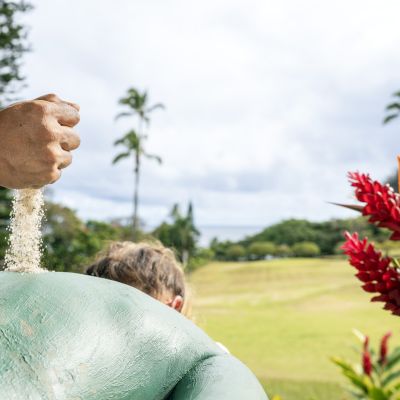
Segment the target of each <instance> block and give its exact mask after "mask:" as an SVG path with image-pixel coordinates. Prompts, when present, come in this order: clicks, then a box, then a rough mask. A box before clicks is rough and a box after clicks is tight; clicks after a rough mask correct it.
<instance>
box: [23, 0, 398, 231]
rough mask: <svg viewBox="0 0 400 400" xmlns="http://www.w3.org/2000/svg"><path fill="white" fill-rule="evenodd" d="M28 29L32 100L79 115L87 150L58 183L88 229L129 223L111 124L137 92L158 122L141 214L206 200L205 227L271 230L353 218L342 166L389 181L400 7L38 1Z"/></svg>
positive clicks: (346, 0)
mask: <svg viewBox="0 0 400 400" xmlns="http://www.w3.org/2000/svg"><path fill="white" fill-rule="evenodd" d="M34 3H35V4H36V9H35V11H34V12H32V13H31V14H30V15H29V16H28V17H27V18H26V20H27V21H28V23H29V25H30V26H31V31H30V39H31V42H32V44H33V49H34V51H33V52H32V53H31V54H30V55H28V56H27V57H26V58H25V67H24V69H25V72H26V75H27V77H28V84H29V87H28V88H27V89H26V90H25V91H24V97H27V98H29V97H35V96H38V95H41V94H44V93H47V92H56V93H57V94H59V95H60V96H61V97H64V98H66V99H70V100H73V101H76V102H78V103H79V104H80V105H81V108H82V113H81V118H82V121H81V124H80V126H79V132H80V134H81V136H82V146H81V148H80V149H79V150H78V151H76V153H75V156H74V164H73V166H71V167H70V168H69V169H68V170H67V171H65V173H64V175H63V178H62V180H61V181H60V182H59V183H57V184H56V185H54V186H53V191H54V198H55V199H56V200H57V201H61V202H63V203H65V204H67V205H69V206H71V207H73V208H75V209H76V210H78V212H79V215H81V216H82V217H84V218H97V219H109V218H112V217H123V216H127V215H129V214H130V213H131V209H132V206H131V197H132V186H133V185H132V183H133V177H132V167H131V162H129V161H126V162H122V163H121V164H119V165H118V166H112V165H111V160H112V158H113V156H114V155H115V153H116V148H114V147H113V145H112V143H113V142H114V141H115V139H116V138H118V137H119V136H121V134H123V133H124V131H125V130H126V128H128V127H129V124H127V122H118V123H115V122H114V116H115V114H116V113H117V112H118V111H121V110H120V109H119V108H118V105H117V100H118V98H120V97H121V96H122V95H123V94H124V92H125V91H126V89H127V88H128V87H130V86H132V85H133V86H136V87H138V88H140V89H147V90H148V91H149V93H150V98H151V101H152V102H159V101H161V102H163V103H164V104H165V105H166V107H167V109H166V111H159V112H157V113H155V114H154V115H153V120H152V123H151V127H150V138H149V140H148V143H147V145H148V150H149V151H150V152H152V153H156V154H159V155H160V156H162V158H163V160H164V164H163V165H162V166H159V165H157V164H156V163H152V162H145V163H144V166H143V177H142V186H141V207H140V214H141V216H142V218H144V220H145V221H146V222H147V223H148V224H149V225H155V224H157V223H159V222H160V221H161V220H163V219H164V218H165V217H166V215H167V214H168V210H169V209H170V208H171V206H172V205H173V203H175V202H179V203H180V204H182V205H183V206H185V205H186V204H187V202H188V201H189V200H192V201H193V203H194V205H195V212H196V220H197V223H198V224H199V225H203V226H204V225H223V226H249V225H252V226H264V225H268V224H272V223H274V222H277V221H279V220H281V219H284V218H289V217H297V218H308V219H312V220H322V219H326V218H331V217H341V216H350V215H353V214H351V213H350V212H347V211H346V210H340V209H338V208H335V207H333V206H331V205H329V204H327V203H326V201H329V200H332V201H348V200H349V197H350V195H349V193H350V191H349V188H348V185H347V182H346V171H348V170H354V169H359V170H361V171H369V172H370V173H371V174H372V175H373V176H374V177H377V178H384V177H386V176H387V175H388V174H390V173H391V172H392V171H393V170H394V169H395V167H396V165H395V164H396V163H395V156H396V154H397V153H400V121H399V122H397V123H396V122H395V123H393V124H392V125H390V126H385V127H384V126H382V124H381V122H382V118H383V115H384V113H383V111H384V107H385V105H386V104H387V103H388V102H389V101H390V95H391V93H393V92H394V91H395V90H397V89H399V88H400V79H399V71H400V51H399V42H400V25H399V21H398V20H399V15H400V2H399V1H398V0H386V1H385V2H382V1H378V0H337V1H335V2H322V1H320V0H303V1H301V2H299V1H297V0H281V1H279V2H278V1H270V0H246V1H244V0H241V1H237V0H202V1H192V0H181V1H180V0H169V1H165V0H146V1H144V0H143V1H142V0H115V1H114V2H110V1H104V0H84V1H78V0H36V1H35V2H34Z"/></svg>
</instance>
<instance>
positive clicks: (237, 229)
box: [198, 226, 265, 246]
mask: <svg viewBox="0 0 400 400" xmlns="http://www.w3.org/2000/svg"><path fill="white" fill-rule="evenodd" d="M264 228H265V226H199V227H198V229H199V231H200V233H201V237H200V245H201V246H208V245H209V244H210V241H211V240H212V239H213V238H215V237H216V238H217V239H218V240H219V241H223V240H231V241H238V240H241V239H244V238H245V237H246V236H249V235H254V234H255V233H259V232H261V231H262V230H263V229H264Z"/></svg>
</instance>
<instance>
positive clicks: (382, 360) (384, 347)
mask: <svg viewBox="0 0 400 400" xmlns="http://www.w3.org/2000/svg"><path fill="white" fill-rule="evenodd" d="M390 336H392V332H388V333H386V335H384V336H383V338H382V340H381V348H380V355H379V364H380V365H382V366H383V365H385V364H386V362H387V353H388V341H389V338H390Z"/></svg>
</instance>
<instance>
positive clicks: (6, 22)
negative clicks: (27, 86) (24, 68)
mask: <svg viewBox="0 0 400 400" xmlns="http://www.w3.org/2000/svg"><path fill="white" fill-rule="evenodd" d="M31 9H32V5H31V4H30V3H28V2H26V1H23V0H22V1H9V0H0V106H4V104H6V103H7V102H9V101H11V100H14V99H15V94H16V92H17V91H18V90H19V89H21V83H22V82H23V81H24V77H23V76H22V74H21V70H20V69H21V58H22V56H23V55H24V53H26V52H27V51H29V45H28V43H27V29H26V27H25V26H24V25H23V24H21V23H20V22H18V17H19V15H20V14H21V13H25V12H28V11H29V10H31Z"/></svg>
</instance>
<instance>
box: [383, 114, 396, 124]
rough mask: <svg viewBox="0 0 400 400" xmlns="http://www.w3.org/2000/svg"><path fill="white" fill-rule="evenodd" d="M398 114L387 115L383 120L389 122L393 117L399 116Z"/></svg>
mask: <svg viewBox="0 0 400 400" xmlns="http://www.w3.org/2000/svg"><path fill="white" fill-rule="evenodd" d="M397 117H398V114H390V115H388V116H387V117H385V119H384V120H383V123H384V124H387V123H389V122H390V121H392V120H393V119H395V118H397Z"/></svg>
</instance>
